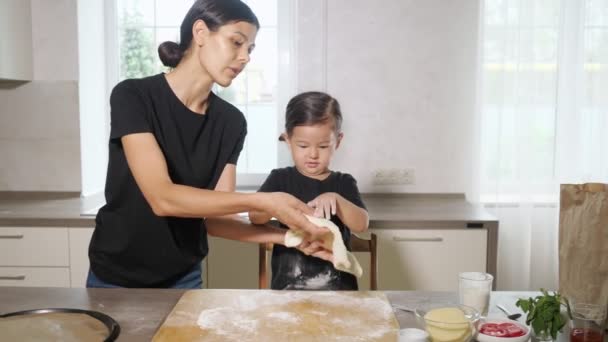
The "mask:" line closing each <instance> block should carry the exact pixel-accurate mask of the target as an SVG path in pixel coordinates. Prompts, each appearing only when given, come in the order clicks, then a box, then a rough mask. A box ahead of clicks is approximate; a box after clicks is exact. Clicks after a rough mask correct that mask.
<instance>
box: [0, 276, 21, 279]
mask: <svg viewBox="0 0 608 342" xmlns="http://www.w3.org/2000/svg"><path fill="white" fill-rule="evenodd" d="M0 280H25V276H24V275H18V276H0Z"/></svg>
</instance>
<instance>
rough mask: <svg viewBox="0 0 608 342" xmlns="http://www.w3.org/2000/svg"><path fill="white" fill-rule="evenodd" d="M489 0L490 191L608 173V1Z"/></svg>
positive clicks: (485, 116) (484, 152) (542, 194)
mask: <svg viewBox="0 0 608 342" xmlns="http://www.w3.org/2000/svg"><path fill="white" fill-rule="evenodd" d="M483 4H484V6H483V12H482V19H483V24H482V41H481V46H482V69H481V77H482V86H481V99H480V101H481V123H482V124H481V180H482V183H481V192H482V195H483V194H484V193H485V194H496V193H501V194H504V195H506V196H507V197H508V196H509V195H514V194H521V193H528V194H530V195H532V194H534V195H535V196H536V195H538V197H539V198H547V197H546V196H549V197H552V198H554V197H555V196H554V195H555V193H556V191H558V190H559V187H558V186H556V184H559V183H575V182H586V181H599V180H601V179H604V178H605V177H606V176H608V174H606V172H608V165H607V160H606V158H599V157H598V156H602V155H606V153H607V152H608V139H607V138H606V137H605V135H603V134H602V133H601V132H603V131H605V129H606V127H608V116H607V113H606V108H607V107H608V95H607V93H606V91H605V89H608V0H583V1H561V0H542V1H540V0H539V1H508V0H485V1H484V2H483Z"/></svg>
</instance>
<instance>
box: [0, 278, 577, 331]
mask: <svg viewBox="0 0 608 342" xmlns="http://www.w3.org/2000/svg"><path fill="white" fill-rule="evenodd" d="M256 291H268V290H256ZM184 292H185V290H176V289H82V288H79V289H76V288H73V289H70V288H37V287H5V288H0V314H4V313H9V312H15V311H21V310H30V309H41V308H78V309H88V310H95V311H100V312H103V313H105V314H107V315H110V316H111V317H112V318H114V319H115V320H116V321H117V322H118V323H119V324H120V327H121V333H120V336H119V341H149V340H150V339H151V338H152V336H153V335H154V333H155V332H156V330H157V329H158V327H159V326H160V324H161V323H162V322H163V320H164V319H165V317H166V316H167V315H168V314H169V312H170V311H171V309H172V308H173V306H174V305H175V304H176V303H177V301H178V300H179V298H180V297H181V295H182V294H183V293H184ZM385 293H386V295H387V297H388V299H389V301H390V302H391V304H392V305H395V304H398V305H400V306H403V307H408V308H414V307H416V305H418V304H422V303H426V302H431V303H443V302H445V303H456V300H457V296H456V293H452V292H421V291H385ZM534 294H535V293H534V292H492V295H491V299H490V300H491V306H490V314H491V315H494V314H495V315H498V316H501V317H502V316H504V315H502V314H501V313H500V311H498V310H497V308H496V306H495V305H496V304H498V303H500V304H503V305H505V306H506V307H507V309H508V310H510V311H512V312H521V311H520V310H518V309H517V308H516V307H515V302H516V301H517V299H518V298H520V297H529V296H531V295H534ZM395 314H396V317H397V320H398V321H399V326H400V328H402V329H403V328H407V327H419V326H418V325H417V323H416V320H415V317H414V314H413V313H411V312H404V311H400V310H396V312H395ZM558 341H567V335H566V334H562V335H560V336H559V337H558Z"/></svg>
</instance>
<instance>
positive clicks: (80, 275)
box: [69, 228, 94, 287]
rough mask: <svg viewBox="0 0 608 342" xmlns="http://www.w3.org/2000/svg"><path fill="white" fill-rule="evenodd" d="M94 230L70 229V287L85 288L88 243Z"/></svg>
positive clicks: (87, 270) (87, 268) (87, 269)
mask: <svg viewBox="0 0 608 342" xmlns="http://www.w3.org/2000/svg"><path fill="white" fill-rule="evenodd" d="M93 230H94V228H70V229H69V237H70V287H85V286H86V282H87V274H88V273H89V243H90V242H91V237H92V236H93Z"/></svg>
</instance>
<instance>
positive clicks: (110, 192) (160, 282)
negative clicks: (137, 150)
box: [89, 74, 247, 287]
mask: <svg viewBox="0 0 608 342" xmlns="http://www.w3.org/2000/svg"><path fill="white" fill-rule="evenodd" d="M110 105H111V132H110V142H109V161H108V162H109V164H108V173H107V179H106V187H105V196H106V203H107V204H106V205H105V206H103V207H102V208H101V209H100V211H99V213H98V214H97V217H96V220H95V222H96V227H95V232H94V233H93V238H92V240H91V244H90V246H89V258H90V262H91V269H92V271H93V273H94V274H95V275H96V276H97V277H99V278H100V279H102V280H104V281H106V282H109V283H112V284H115V285H119V286H124V287H166V286H168V285H169V284H171V283H173V282H175V281H176V280H177V279H179V278H181V277H182V276H183V275H184V274H185V273H188V271H190V270H191V269H192V268H193V267H194V265H195V264H197V263H200V262H201V260H202V259H203V258H204V257H205V256H206V255H207V252H208V245H207V232H206V230H205V225H204V222H203V220H202V218H177V217H159V216H156V215H155V214H154V213H153V212H152V209H151V207H150V205H149V204H148V202H147V201H146V199H145V198H144V196H143V194H142V192H141V190H140V189H139V187H138V186H137V184H136V183H135V179H134V178H133V175H132V173H131V171H130V169H129V166H128V165H127V160H126V158H125V153H124V150H123V146H122V143H121V137H123V136H125V135H129V134H135V133H151V134H153V135H154V137H155V138H156V141H157V142H158V145H159V147H160V149H161V151H162V152H163V154H164V157H165V159H166V162H167V168H168V172H169V176H170V177H171V180H172V181H173V182H174V183H176V184H182V185H188V186H192V187H197V188H202V189H214V188H215V185H216V184H217V182H218V180H219V177H220V175H221V174H222V171H223V170H224V168H225V166H226V164H236V162H237V159H238V157H239V154H240V152H241V150H242V148H243V142H244V139H245V136H246V134H247V124H246V121H245V117H244V116H243V114H242V113H241V112H240V111H239V110H238V109H236V108H235V107H234V106H232V105H230V104H229V103H227V102H226V101H224V100H222V99H221V98H219V97H217V96H216V95H215V94H213V93H211V94H210V95H209V103H208V109H207V112H206V113H205V114H204V115H202V114H199V113H195V112H192V111H190V110H189V109H188V108H187V107H186V106H185V105H184V104H183V103H182V102H181V101H180V100H179V99H178V98H177V96H176V95H175V93H173V91H172V89H171V88H170V86H169V83H168V82H167V80H166V78H165V75H164V74H159V75H155V76H151V77H147V78H142V79H131V80H125V81H123V82H121V83H119V84H118V85H116V87H115V88H114V90H113V91H112V95H111V97H110Z"/></svg>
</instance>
